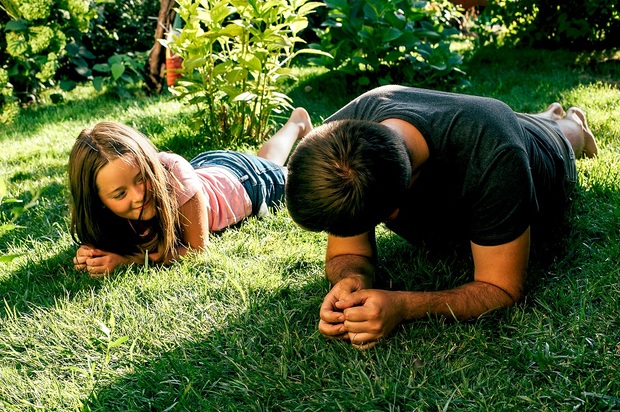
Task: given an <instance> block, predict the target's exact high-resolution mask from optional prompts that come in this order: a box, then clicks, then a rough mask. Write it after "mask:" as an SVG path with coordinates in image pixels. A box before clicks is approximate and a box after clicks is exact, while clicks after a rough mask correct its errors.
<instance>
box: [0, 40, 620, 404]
mask: <svg viewBox="0 0 620 412" xmlns="http://www.w3.org/2000/svg"><path fill="white" fill-rule="evenodd" d="M465 70H466V71H467V72H468V74H469V80H470V83H471V86H470V87H469V88H468V89H466V90H465V92H466V93H470V94H476V95H483V96H490V97H496V98H499V99H500V100H503V101H505V102H506V103H507V104H508V105H510V106H511V107H512V108H513V109H514V110H516V111H522V112H536V111H541V110H543V109H544V108H546V107H547V105H548V104H549V103H551V102H553V101H558V102H560V103H562V104H563V105H564V107H565V108H568V107H570V106H580V107H582V108H584V109H585V111H586V113H587V115H588V121H589V124H590V127H591V129H592V130H593V132H594V134H595V135H596V136H597V138H598V142H599V147H600V155H599V156H598V157H597V158H595V159H589V160H580V161H578V170H579V175H580V185H579V188H578V190H577V192H576V194H575V198H574V202H573V206H572V208H571V210H570V211H569V214H568V219H567V221H568V222H567V227H566V228H563V229H562V237H561V239H560V240H559V241H558V242H557V244H555V245H553V247H551V248H542V249H540V250H537V251H535V252H534V254H533V255H534V256H533V257H532V262H531V268H530V272H529V274H530V276H529V280H528V291H527V296H526V298H525V299H524V300H523V301H522V302H520V303H519V304H518V305H517V306H515V307H513V308H509V309H506V310H502V311H499V312H495V313H493V314H490V315H487V316H484V317H482V318H480V319H477V320H475V321H472V322H453V321H448V320H445V319H437V318H431V319H427V320H421V321H416V322H412V323H408V324H405V325H402V326H400V327H399V328H397V330H396V331H395V332H394V334H393V335H392V336H391V337H390V338H389V339H386V340H383V341H382V342H380V343H379V344H378V345H377V346H375V347H374V348H372V349H370V350H368V351H364V352H361V351H358V350H356V349H354V348H352V347H351V346H350V345H349V344H347V343H344V342H334V341H328V340H326V339H325V338H323V337H322V336H321V335H320V334H319V333H318V331H317V328H316V326H317V323H318V308H319V305H320V303H321V301H322V298H323V296H324V295H325V293H327V291H328V289H329V285H328V283H327V281H326V280H325V278H324V275H323V255H324V251H325V241H326V237H325V235H323V234H316V233H308V232H304V231H302V230H301V229H299V228H298V227H296V225H295V224H294V223H293V222H292V220H291V219H290V217H289V216H288V214H287V212H286V210H280V211H276V212H275V213H273V214H272V215H271V216H268V217H266V218H263V219H254V218H252V219H249V220H248V221H247V222H245V223H243V224H241V225H240V226H238V227H236V228H232V229H229V230H226V231H224V232H223V233H222V234H221V235H217V236H213V237H212V243H211V246H210V249H209V251H208V252H205V253H203V254H201V255H198V256H193V257H190V258H187V259H184V260H182V261H181V262H178V263H175V264H173V265H171V266H168V267H148V268H145V267H129V268H124V269H122V270H119V271H117V272H116V273H114V274H113V275H112V276H110V277H109V278H106V279H103V280H95V279H90V278H88V277H87V276H85V275H84V274H82V273H78V272H76V271H75V270H74V269H73V267H72V264H71V259H72V257H73V255H74V253H75V249H76V246H75V244H73V242H72V240H71V237H70V235H69V231H68V212H67V199H68V192H67V184H66V179H67V175H66V162H67V159H68V153H69V150H70V148H71V146H72V144H73V141H74V139H75V138H76V137H77V135H78V134H79V132H80V130H81V129H82V128H85V127H88V126H92V125H93V124H95V123H96V122H98V121H102V120H113V121H119V122H124V123H127V124H129V125H131V126H134V127H136V128H138V129H140V130H141V131H143V132H144V133H146V134H148V135H149V136H151V137H152V139H153V140H154V142H155V143H156V144H157V145H158V147H160V148H161V149H163V150H172V151H175V152H177V153H179V154H182V155H183V156H185V157H187V158H190V157H192V156H194V155H195V154H197V153H198V152H200V151H202V150H205V149H209V148H211V147H210V146H209V142H208V140H207V139H204V138H202V137H200V136H196V135H195V133H193V132H192V131H191V130H189V129H188V127H187V126H186V125H187V121H186V120H187V118H188V116H189V115H190V110H189V109H188V108H187V107H184V106H182V105H180V104H179V103H176V102H173V101H169V100H168V99H167V98H165V97H141V98H135V99H126V100H122V101H118V100H114V99H113V98H110V97H106V96H104V95H100V94H97V93H95V92H94V90H92V89H91V88H89V87H88V86H83V87H80V88H78V89H77V90H75V91H73V92H71V93H69V94H67V95H66V96H65V101H64V102H63V103H61V104H57V105H52V104H45V103H44V104H42V105H40V106H37V107H32V108H29V109H27V110H25V111H24V112H23V113H22V115H21V116H20V118H19V119H18V121H17V122H16V123H15V124H13V125H11V126H8V127H4V126H2V128H1V129H0V153H2V160H1V161H0V178H2V179H4V180H5V181H6V182H7V187H8V190H9V193H10V195H11V196H12V197H15V198H19V199H23V200H24V201H28V200H30V199H32V197H33V196H34V194H35V193H38V194H39V199H38V204H37V205H36V206H35V207H34V208H31V209H29V210H27V211H26V212H25V213H24V214H23V215H22V216H20V218H19V220H18V221H17V223H18V224H20V225H21V226H23V228H21V229H17V230H14V231H11V232H9V233H5V234H2V235H0V251H1V252H2V253H21V254H23V256H21V257H19V258H17V259H15V260H14V261H12V262H11V263H6V264H0V297H1V298H2V301H1V302H0V410H8V411H17V410H102V411H103V410H105V411H133V410H136V411H137V410H154V411H164V410H175V411H176V410H190V411H198V410H200V411H203V410H204V411H208V410H261V411H263V410H304V411H315V410H343V411H369V410H376V411H388V410H390V411H399V410H400V411H412V410H420V411H430V410H442V411H449V410H458V411H462V410H466V411H467V410H468V411H486V410H488V411H513V410H533V411H540V410H619V409H620V396H619V395H618V394H619V393H620V299H619V297H620V192H619V190H620V121H619V119H620V55H619V54H616V55H615V56H614V55H613V54H612V55H609V56H607V58H603V57H601V56H594V55H584V54H577V53H571V52H566V51H555V52H550V51H531V50H530V51H485V50H482V51H480V52H479V53H477V54H476V55H474V56H472V57H470V58H469V59H468V61H467V66H466V67H465ZM287 92H288V93H289V95H290V96H291V97H292V98H293V100H294V104H295V105H297V106H304V107H306V108H307V109H308V111H309V112H310V113H311V115H312V118H313V122H314V124H319V123H320V122H321V120H322V119H323V118H325V117H327V116H328V115H329V114H331V113H332V112H333V111H335V110H336V109H338V108H339V107H340V106H341V105H343V104H344V103H346V102H347V101H348V100H350V99H351V98H353V97H354V96H355V92H353V91H350V90H349V89H348V87H347V85H346V84H345V83H344V82H343V81H342V79H341V78H339V77H338V76H335V75H333V74H330V73H326V72H325V71H321V70H316V69H308V68H306V69H303V70H300V82H299V83H298V84H296V85H294V86H293V87H292V88H291V89H290V90H288V91H287ZM10 206H11V205H7V204H5V205H3V206H2V211H3V212H4V213H5V214H6V213H8V211H9V207H10ZM378 246H379V254H380V256H381V258H380V263H381V265H382V272H383V273H384V274H385V275H386V276H388V277H389V279H390V283H391V284H392V287H394V288H407V289H410V290H433V289H437V288H446V287H451V286H455V285H458V284H460V283H463V282H465V281H466V280H468V279H469V278H471V276H472V264H471V260H470V258H469V257H468V255H467V254H464V255H463V254H462V253H460V251H458V250H456V251H455V250H441V251H435V252H433V253H427V251H425V250H419V249H412V248H411V247H409V245H408V244H406V243H405V242H404V241H402V240H401V239H399V238H397V237H396V236H394V235H391V234H390V233H389V232H387V231H385V230H383V229H380V230H379V233H378ZM411 274H415V276H412V275H411Z"/></svg>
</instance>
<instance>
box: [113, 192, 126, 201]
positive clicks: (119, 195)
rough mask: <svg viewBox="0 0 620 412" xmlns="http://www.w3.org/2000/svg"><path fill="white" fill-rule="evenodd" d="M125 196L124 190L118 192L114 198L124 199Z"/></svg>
mask: <svg viewBox="0 0 620 412" xmlns="http://www.w3.org/2000/svg"><path fill="white" fill-rule="evenodd" d="M123 196H125V192H124V191H123V192H119V193H117V194H116V196H114V199H117V200H118V199H122V198H123Z"/></svg>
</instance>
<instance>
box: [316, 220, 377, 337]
mask: <svg viewBox="0 0 620 412" xmlns="http://www.w3.org/2000/svg"><path fill="white" fill-rule="evenodd" d="M375 255H376V245H375V235H374V231H373V232H369V233H365V234H362V235H359V236H352V237H336V236H332V235H329V236H328V238H327V252H326V255H325V274H326V276H327V279H328V280H329V282H330V283H331V285H332V289H331V290H330V291H329V293H328V294H327V295H326V296H325V298H324V300H323V304H322V305H321V309H320V317H321V320H320V322H319V331H320V332H321V333H322V334H323V335H325V336H326V337H328V338H331V339H348V333H347V331H346V330H345V329H344V314H343V312H342V309H340V308H338V307H336V303H337V302H340V301H341V300H342V299H344V298H345V297H347V296H348V295H350V294H351V293H352V292H355V291H357V290H361V289H367V288H370V287H372V282H373V279H374V272H375V260H376V256H375Z"/></svg>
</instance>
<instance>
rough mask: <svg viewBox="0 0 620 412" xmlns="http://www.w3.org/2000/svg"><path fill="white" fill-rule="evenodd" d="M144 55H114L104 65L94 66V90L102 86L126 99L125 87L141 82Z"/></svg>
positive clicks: (101, 88)
mask: <svg viewBox="0 0 620 412" xmlns="http://www.w3.org/2000/svg"><path fill="white" fill-rule="evenodd" d="M145 58H146V57H145V53H127V54H114V55H113V56H112V57H110V58H108V61H107V62H106V63H99V64H95V65H94V66H93V68H92V73H93V74H92V79H93V85H94V86H95V90H97V91H102V90H103V88H104V86H107V87H108V90H113V92H114V93H115V94H117V95H118V96H120V97H128V96H129V92H128V91H127V86H132V85H136V84H137V83H139V82H141V81H142V80H143V76H142V71H141V69H142V67H143V66H144V61H145Z"/></svg>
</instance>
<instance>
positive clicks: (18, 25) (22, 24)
mask: <svg viewBox="0 0 620 412" xmlns="http://www.w3.org/2000/svg"><path fill="white" fill-rule="evenodd" d="M27 28H28V25H27V24H26V21H25V20H11V21H9V22H8V23H7V24H6V26H4V31H21V30H26V29H27Z"/></svg>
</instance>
